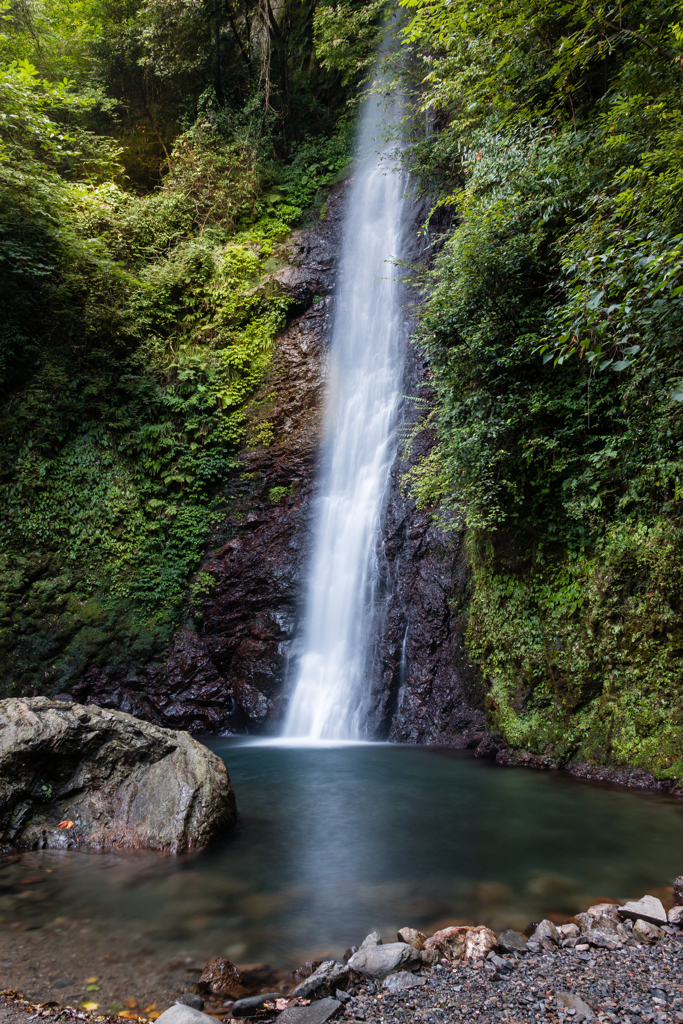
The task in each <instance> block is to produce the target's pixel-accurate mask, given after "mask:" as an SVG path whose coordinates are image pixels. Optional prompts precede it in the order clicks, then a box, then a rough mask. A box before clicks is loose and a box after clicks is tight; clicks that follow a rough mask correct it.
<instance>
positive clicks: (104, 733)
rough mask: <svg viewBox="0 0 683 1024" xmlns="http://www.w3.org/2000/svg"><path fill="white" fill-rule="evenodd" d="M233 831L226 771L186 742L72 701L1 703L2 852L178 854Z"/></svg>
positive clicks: (193, 743)
mask: <svg viewBox="0 0 683 1024" xmlns="http://www.w3.org/2000/svg"><path fill="white" fill-rule="evenodd" d="M235 822H236V810H235V797H234V794H233V791H232V787H231V785H230V779H229V778H228V773H227V770H226V767H225V765H224V763H223V762H222V761H221V759H220V758H219V757H216V755H215V754H212V753H211V751H210V750H207V748H206V747H204V746H202V744H201V743H198V742H197V740H194V739H192V738H191V737H190V736H188V735H187V733H184V732H181V733H177V732H172V731H171V730H169V729H160V728H159V727H158V726H155V725H150V724H149V723H147V722H141V721H139V720H138V719H136V718H132V717H131V716H130V715H127V714H123V713H122V712H120V711H110V710H107V711H104V710H102V709H101V708H98V707H84V706H83V705H81V704H76V703H74V702H73V701H70V702H66V701H56V700H50V699H49V698H47V697H22V698H19V697H15V698H10V699H8V700H3V701H0V830H1V833H2V836H1V839H0V842H3V843H11V844H13V845H16V846H24V847H32V848H36V847H37V848H45V847H61V848H68V847H72V848H75V847H79V848H83V847H127V848H133V849H144V848H147V849H154V850H167V851H169V852H171V853H177V852H180V851H182V850H190V849H194V848H196V847H199V846H204V845H205V844H206V843H207V842H208V841H209V840H210V839H213V838H214V837H215V836H218V835H221V834H223V833H224V832H226V831H227V830H228V829H229V828H232V827H233V826H234V825H235Z"/></svg>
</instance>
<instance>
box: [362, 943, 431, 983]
mask: <svg viewBox="0 0 683 1024" xmlns="http://www.w3.org/2000/svg"><path fill="white" fill-rule="evenodd" d="M348 966H349V967H350V968H351V970H353V971H358V973H359V974H364V975H365V977H366V978H386V977H387V976H388V975H389V974H394V973H395V972H396V971H414V970H417V968H418V967H421V966H422V957H421V956H420V954H419V952H418V951H417V950H416V949H415V948H414V947H413V946H410V945H408V943H407V942H387V943H386V945H384V946H366V947H365V948H364V949H359V950H358V952H357V953H354V954H353V956H352V957H351V959H350V960H349V964H348Z"/></svg>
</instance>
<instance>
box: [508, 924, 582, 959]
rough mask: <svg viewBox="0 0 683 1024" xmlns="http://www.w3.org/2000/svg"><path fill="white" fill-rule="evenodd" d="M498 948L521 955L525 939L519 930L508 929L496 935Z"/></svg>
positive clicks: (525, 948)
mask: <svg viewBox="0 0 683 1024" xmlns="http://www.w3.org/2000/svg"><path fill="white" fill-rule="evenodd" d="M577 931H578V929H577ZM498 948H499V949H502V950H503V952H504V953H517V954H518V955H520V956H521V955H522V954H523V953H526V951H527V945H526V939H525V938H524V936H523V935H522V934H521V933H520V932H513V931H512V930H511V929H508V930H507V931H504V932H501V933H500V935H499V936H498Z"/></svg>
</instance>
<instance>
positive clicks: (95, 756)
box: [0, 697, 236, 1012]
mask: <svg viewBox="0 0 683 1024" xmlns="http://www.w3.org/2000/svg"><path fill="white" fill-rule="evenodd" d="M235 822H236V810H235V796H234V793H233V791H232V786H231V785H230V779H229V778H228V772H227V770H226V767H225V765H224V763H223V762H222V761H221V759H220V758H219V757H216V755H215V754H212V753H211V751H210V750H208V749H207V748H206V747H204V746H203V745H202V744H201V743H198V742H197V740H195V739H193V738H192V737H191V736H190V735H189V733H185V732H174V731H173V730H171V729H162V728H161V727H160V726H157V725H152V724H150V723H149V722H143V721H141V720H140V719H138V718H134V717H133V716H132V715H127V714H124V712H122V711H110V710H107V709H103V708H99V707H97V706H95V705H88V706H85V705H83V704H77V703H75V702H70V701H57V700H50V699H49V698H47V697H13V698H9V699H7V700H0V843H3V844H13V845H15V846H22V847H29V848H45V847H51V848H62V849H66V848H72V849H78V848H81V849H83V848H85V847H105V848H106V847H123V848H128V849H153V850H166V851H168V852H170V853H177V852H180V851H183V850H190V849H194V848H196V847H200V846H204V845H205V844H206V843H207V842H209V840H211V839H213V838H214V837H216V836H218V835H220V834H222V833H224V832H225V831H227V830H228V829H229V828H232V827H233V826H234V824H235ZM60 825H61V827H60ZM194 1012H197V1011H194Z"/></svg>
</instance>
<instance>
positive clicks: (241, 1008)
mask: <svg viewBox="0 0 683 1024" xmlns="http://www.w3.org/2000/svg"><path fill="white" fill-rule="evenodd" d="M281 997H282V992H262V993H261V995H258V996H247V998H246V999H238V1000H237V1001H236V1002H234V1003H233V1004H232V1009H231V1010H230V1012H231V1014H232V1015H233V1017H255V1016H256V1014H257V1013H259V1011H260V1010H262V1009H263V1004H264V1003H274V1002H275V1000H276V999H280V998H281Z"/></svg>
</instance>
